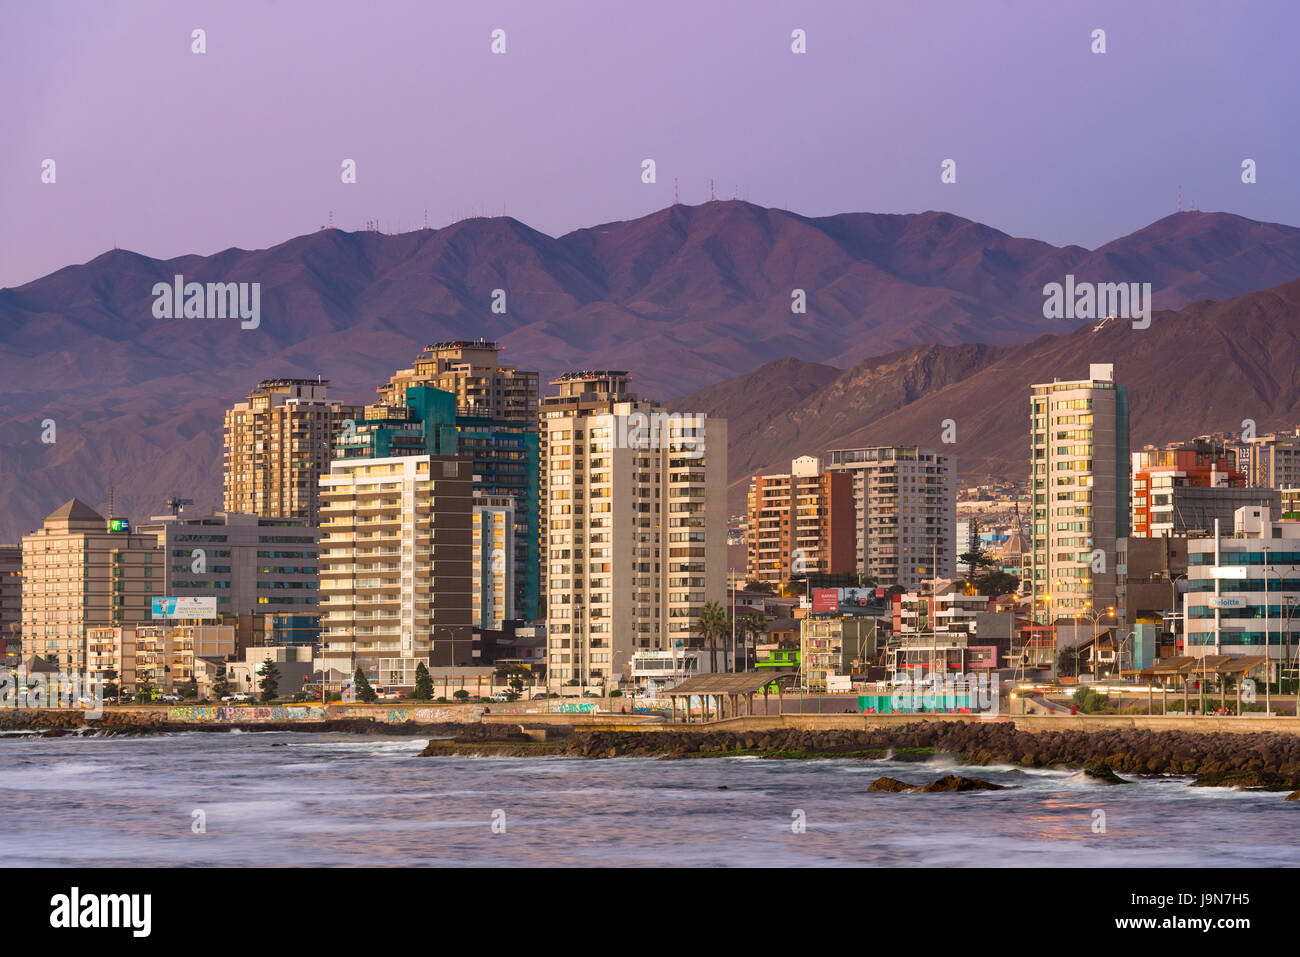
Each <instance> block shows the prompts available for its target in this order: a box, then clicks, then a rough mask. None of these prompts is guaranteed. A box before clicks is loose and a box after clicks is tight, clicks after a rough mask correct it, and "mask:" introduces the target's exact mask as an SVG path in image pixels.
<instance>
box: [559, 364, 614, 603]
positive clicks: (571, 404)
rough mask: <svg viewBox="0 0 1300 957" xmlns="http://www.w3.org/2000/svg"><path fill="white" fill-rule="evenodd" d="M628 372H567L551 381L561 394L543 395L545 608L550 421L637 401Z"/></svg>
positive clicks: (594, 413)
mask: <svg viewBox="0 0 1300 957" xmlns="http://www.w3.org/2000/svg"><path fill="white" fill-rule="evenodd" d="M628 381H629V376H628V373H627V372H626V371H624V370H621V369H614V370H604V369H602V370H588V371H583V372H566V373H565V374H564V375H562V376H560V377H559V378H556V379H552V380H551V385H553V386H556V387H558V388H559V390H560V392H559V394H558V395H548V396H543V397H542V401H541V406H540V408H539V410H538V421H539V423H540V427H541V428H540V432H539V434H538V439H537V442H538V455H539V459H540V461H541V485H540V486H539V487H540V489H541V507H540V508H539V509H538V522H537V528H538V542H539V543H540V544H539V551H540V552H541V563H540V567H539V569H538V570H539V572H540V575H539V581H540V587H541V594H542V602H541V604H542V611H543V612H545V608H546V568H547V559H546V554H547V548H546V525H547V519H548V508H547V502H546V490H547V488H549V479H548V476H547V455H546V437H547V435H548V434H549V432H550V428H549V425H548V423H549V422H550V421H551V420H553V419H571V418H575V417H577V416H582V415H598V414H600V413H602V412H612V411H613V410H614V403H615V402H635V401H636V396H635V395H633V394H632V392H631V391H630V389H629V386H628Z"/></svg>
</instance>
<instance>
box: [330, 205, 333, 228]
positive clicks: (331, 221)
mask: <svg viewBox="0 0 1300 957" xmlns="http://www.w3.org/2000/svg"><path fill="white" fill-rule="evenodd" d="M333 228H334V210H332V209H331V210H330V229H333Z"/></svg>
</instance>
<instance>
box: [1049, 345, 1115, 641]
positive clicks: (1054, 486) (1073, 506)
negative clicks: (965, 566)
mask: <svg viewBox="0 0 1300 957" xmlns="http://www.w3.org/2000/svg"><path fill="white" fill-rule="evenodd" d="M1029 412H1030V466H1029V472H1030V476H1029V477H1030V483H1029V484H1030V492H1031V494H1032V495H1033V553H1032V557H1031V560H1030V584H1029V588H1030V591H1031V596H1032V599H1033V601H1034V603H1035V605H1034V607H1035V615H1036V617H1038V618H1040V619H1045V620H1055V619H1057V618H1069V617H1076V616H1077V617H1086V616H1089V615H1102V616H1104V615H1105V613H1106V610H1107V609H1108V608H1112V607H1114V605H1115V583H1116V577H1115V565H1116V539H1118V538H1125V537H1127V536H1128V534H1129V518H1130V512H1129V487H1130V483H1131V479H1130V473H1129V468H1130V458H1129V412H1128V394H1127V392H1126V391H1125V389H1124V387H1123V386H1118V385H1116V384H1115V367H1114V366H1113V365H1111V364H1102V363H1094V364H1092V365H1091V366H1089V371H1088V378H1087V379H1080V380H1069V381H1061V380H1057V381H1055V382H1049V383H1042V384H1037V385H1034V386H1031V393H1030V398H1029ZM1102 620H1109V619H1105V618H1103V619H1102Z"/></svg>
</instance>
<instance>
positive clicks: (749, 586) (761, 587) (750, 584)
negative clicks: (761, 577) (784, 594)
mask: <svg viewBox="0 0 1300 957" xmlns="http://www.w3.org/2000/svg"><path fill="white" fill-rule="evenodd" d="M740 587H741V588H743V589H744V590H745V591H753V592H761V593H762V594H764V595H775V594H776V589H775V588H773V587H772V583H771V582H761V581H758V580H757V579H754V578H751V579H750V580H749V581H747V582H745V584H743V585H741V586H740Z"/></svg>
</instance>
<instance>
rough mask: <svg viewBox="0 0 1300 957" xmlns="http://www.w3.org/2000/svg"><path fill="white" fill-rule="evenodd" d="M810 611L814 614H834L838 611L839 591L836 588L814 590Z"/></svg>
mask: <svg viewBox="0 0 1300 957" xmlns="http://www.w3.org/2000/svg"><path fill="white" fill-rule="evenodd" d="M812 610H813V613H814V614H820V613H823V612H830V613H831V614H834V613H835V612H837V611H839V610H840V590H839V589H838V588H814V589H813V606H812Z"/></svg>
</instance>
